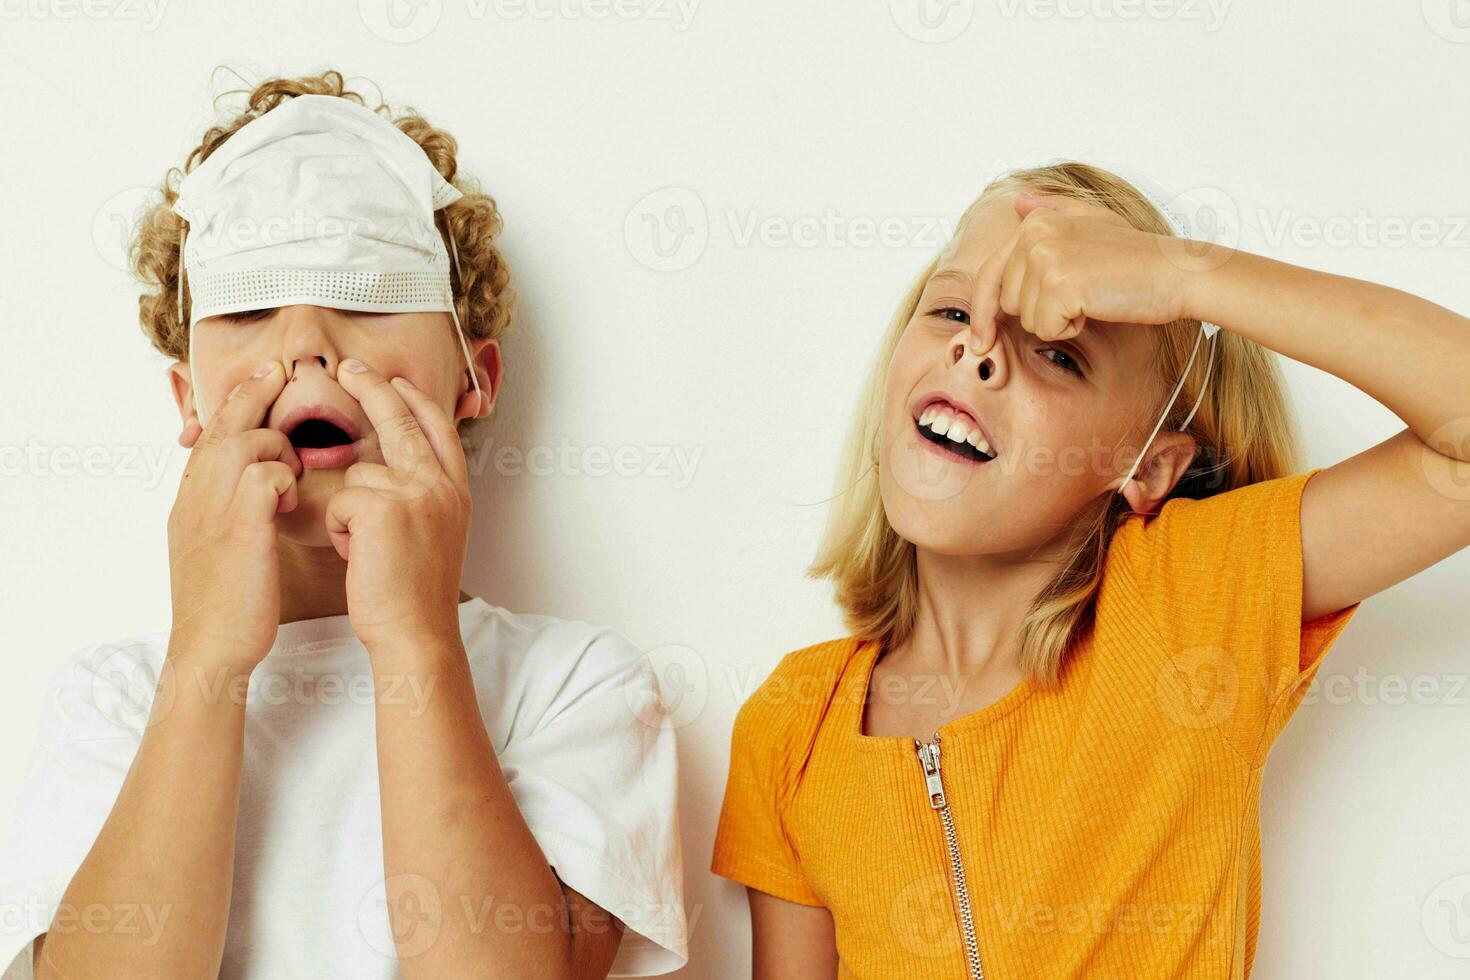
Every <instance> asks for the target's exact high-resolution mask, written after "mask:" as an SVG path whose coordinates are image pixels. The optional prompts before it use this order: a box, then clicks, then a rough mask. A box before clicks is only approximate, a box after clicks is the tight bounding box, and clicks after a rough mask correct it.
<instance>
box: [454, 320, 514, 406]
mask: <svg viewBox="0 0 1470 980" xmlns="http://www.w3.org/2000/svg"><path fill="white" fill-rule="evenodd" d="M469 348H470V360H471V362H473V364H474V365H475V377H476V378H478V379H479V382H480V394H481V395H482V396H484V397H483V400H482V401H481V403H480V404H478V405H477V404H475V387H474V385H473V384H470V382H469V379H468V378H466V379H465V384H466V385H468V387H467V388H466V389H465V392H464V394H462V395H460V396H459V404H458V405H456V406H455V408H454V420H455V421H456V422H458V421H459V420H460V419H482V418H485V417H486V416H488V415H489V414H490V413H491V412H492V411H494V410H495V400H496V398H497V397H499V395H500V381H501V378H502V377H503V375H504V367H505V366H504V363H503V361H502V359H501V354H500V341H498V340H493V339H491V338H489V337H482V338H480V339H478V340H471V341H469ZM465 370H466V371H468V370H469V368H465Z"/></svg>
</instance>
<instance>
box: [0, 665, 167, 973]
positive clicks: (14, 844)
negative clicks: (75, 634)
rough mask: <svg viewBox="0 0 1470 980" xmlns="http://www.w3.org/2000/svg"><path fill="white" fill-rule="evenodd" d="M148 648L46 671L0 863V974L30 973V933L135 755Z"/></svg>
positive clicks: (83, 850) (37, 929)
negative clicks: (5, 912)
mask: <svg viewBox="0 0 1470 980" xmlns="http://www.w3.org/2000/svg"><path fill="white" fill-rule="evenodd" d="M153 670H154V665H153V664H152V663H151V660H150V657H149V650H148V649H147V648H145V647H141V646H137V645H123V646H111V645H101V646H94V647H88V648H85V649H83V650H80V651H77V652H76V653H74V654H72V655H71V657H69V658H68V660H67V663H66V664H65V665H64V666H63V667H62V669H61V670H60V671H58V672H57V673H56V674H54V675H52V678H51V680H50V682H49V684H48V688H47V693H46V700H45V703H44V704H43V705H42V708H41V720H40V728H39V733H38V740H37V742H36V744H35V747H34V751H33V753H32V755H31V759H30V764H29V766H28V768H27V771H26V775H25V777H24V782H23V783H22V785H21V790H20V794H19V797H18V800H17V803H16V809H15V812H14V815H13V818H12V821H11V831H10V834H9V837H8V839H7V840H6V843H5V851H4V857H3V860H0V907H3V908H5V909H9V910H11V912H12V914H10V915H5V916H0V978H3V980H30V978H31V977H32V966H31V956H32V949H33V943H34V940H35V938H36V937H37V936H39V935H40V934H41V933H43V932H46V931H47V929H48V928H49V926H50V924H51V921H52V918H53V917H54V916H55V914H56V911H57V907H58V906H59V905H60V903H61V899H62V897H63V896H64V895H65V893H66V888H67V886H68V885H69V884H70V883H71V879H72V876H73V875H74V874H76V871H77V869H78V868H79V867H81V865H82V862H83V861H84V860H85V859H86V856H87V853H88V852H89V851H90V850H91V849H92V845H93V843H95V842H96V840H97V835H98V834H99V833H100V832H101V830H102V825H103V824H104V823H106V821H107V817H108V815H109V814H110V813H111V812H112V807H113V804H115V803H116V802H117V795H118V792H119V791H120V790H121V789H122V784H123V780H124V779H125V778H126V777H127V774H128V769H129V768H130V767H131V766H132V763H133V758H134V757H135V756H136V755H137V752H138V746H139V745H140V744H141V742H142V735H143V731H144V729H145V728H146V724H147V717H148V712H149V707H150V705H151V703H152V698H153V689H154V686H155V684H156V680H157V677H156V673H153V672H152V671H153Z"/></svg>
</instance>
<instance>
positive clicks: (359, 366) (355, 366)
mask: <svg viewBox="0 0 1470 980" xmlns="http://www.w3.org/2000/svg"><path fill="white" fill-rule="evenodd" d="M342 366H343V367H345V368H346V369H347V370H349V371H351V372H352V373H353V374H361V373H362V372H364V371H366V370H367V365H366V364H364V363H362V362H361V361H358V360H354V359H352V358H350V357H349V358H348V359H347V360H345V361H343V362H342Z"/></svg>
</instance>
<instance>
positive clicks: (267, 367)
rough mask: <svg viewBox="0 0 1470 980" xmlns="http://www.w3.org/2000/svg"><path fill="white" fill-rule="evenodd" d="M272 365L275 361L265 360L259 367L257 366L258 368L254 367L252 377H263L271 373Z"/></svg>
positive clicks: (273, 365)
mask: <svg viewBox="0 0 1470 980" xmlns="http://www.w3.org/2000/svg"><path fill="white" fill-rule="evenodd" d="M273 367H275V362H273V361H266V362H265V363H264V364H262V365H261V366H260V367H258V368H256V369H255V374H253V375H252V377H255V378H263V377H265V376H266V375H267V374H270V373H271V368H273Z"/></svg>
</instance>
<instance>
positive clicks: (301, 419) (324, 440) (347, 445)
mask: <svg viewBox="0 0 1470 980" xmlns="http://www.w3.org/2000/svg"><path fill="white" fill-rule="evenodd" d="M281 431H282V432H284V433H285V434H286V438H287V439H289V440H290V442H291V448H293V449H295V450H296V455H297V457H298V458H300V460H301V465H302V466H303V467H305V468H306V469H309V470H335V469H340V468H342V467H344V466H351V465H352V464H353V463H354V462H356V460H357V454H358V450H359V448H360V447H359V443H360V442H361V437H360V433H359V432H358V427H357V423H356V422H354V421H353V420H352V419H350V418H348V417H347V416H346V415H345V414H343V413H342V412H339V411H338V410H337V409H335V408H333V407H331V406H330V405H325V404H316V405H302V406H299V407H297V408H294V409H292V410H291V411H290V412H288V413H287V414H286V417H285V418H284V419H282V420H281Z"/></svg>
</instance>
